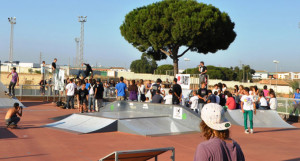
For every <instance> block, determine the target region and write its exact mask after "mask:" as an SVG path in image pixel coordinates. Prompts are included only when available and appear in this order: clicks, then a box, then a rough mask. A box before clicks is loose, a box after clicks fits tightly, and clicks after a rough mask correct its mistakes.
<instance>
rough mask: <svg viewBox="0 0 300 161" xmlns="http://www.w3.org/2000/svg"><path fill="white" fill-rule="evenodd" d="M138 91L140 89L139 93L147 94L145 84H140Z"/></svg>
mask: <svg viewBox="0 0 300 161" xmlns="http://www.w3.org/2000/svg"><path fill="white" fill-rule="evenodd" d="M138 89H139V90H138V91H139V94H145V85H143V84H142V85H141V86H138Z"/></svg>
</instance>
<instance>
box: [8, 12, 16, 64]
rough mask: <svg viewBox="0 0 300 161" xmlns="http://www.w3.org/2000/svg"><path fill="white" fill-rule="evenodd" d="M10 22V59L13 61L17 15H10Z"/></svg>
mask: <svg viewBox="0 0 300 161" xmlns="http://www.w3.org/2000/svg"><path fill="white" fill-rule="evenodd" d="M8 22H9V23H10V25H11V26H10V47H9V61H10V63H12V61H13V49H14V48H13V45H14V24H16V17H8Z"/></svg>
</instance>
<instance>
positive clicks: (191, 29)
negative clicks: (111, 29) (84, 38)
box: [120, 0, 236, 74]
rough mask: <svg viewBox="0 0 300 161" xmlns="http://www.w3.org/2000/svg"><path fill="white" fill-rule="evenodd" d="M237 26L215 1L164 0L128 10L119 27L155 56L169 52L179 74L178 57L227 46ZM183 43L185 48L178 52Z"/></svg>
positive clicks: (161, 55)
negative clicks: (191, 52) (216, 5)
mask: <svg viewBox="0 0 300 161" xmlns="http://www.w3.org/2000/svg"><path fill="white" fill-rule="evenodd" d="M234 26H235V24H234V23H233V22H232V21H231V19H230V17H229V16H228V14H227V13H225V12H221V11H220V10H219V9H218V8H216V7H214V6H212V5H206V4H204V3H198V2H197V1H196V0H164V1H160V2H157V3H153V4H150V5H147V6H143V7H140V8H136V9H134V10H133V11H131V12H129V13H128V14H127V15H126V16H125V20H124V22H123V24H122V25H121V26H120V30H121V34H122V36H123V37H124V38H125V39H126V40H127V41H128V42H129V43H130V44H132V45H133V46H134V47H136V48H137V49H138V50H139V51H141V52H145V53H147V54H148V55H151V56H152V57H153V58H154V59H155V60H161V59H166V58H167V56H166V54H167V55H169V57H170V58H171V59H173V63H174V74H176V73H177V72H178V59H179V58H180V57H181V56H183V55H184V54H185V53H186V52H187V51H189V50H190V51H194V52H197V53H203V54H207V53H209V52H210V53H215V52H217V51H218V50H226V49H227V48H228V47H229V45H230V44H231V43H232V42H233V41H234V39H235V37H236V33H235V32H234V31H233V29H234ZM180 47H185V48H186V50H185V51H184V52H183V53H178V51H179V48H180ZM161 50H163V51H164V53H163V52H162V51H161Z"/></svg>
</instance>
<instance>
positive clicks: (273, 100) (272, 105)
mask: <svg viewBox="0 0 300 161" xmlns="http://www.w3.org/2000/svg"><path fill="white" fill-rule="evenodd" d="M269 95H270V97H271V99H270V102H269V104H270V109H271V110H277V99H276V95H275V92H270V93H269Z"/></svg>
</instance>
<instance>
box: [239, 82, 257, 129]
mask: <svg viewBox="0 0 300 161" xmlns="http://www.w3.org/2000/svg"><path fill="white" fill-rule="evenodd" d="M249 91H250V89H249V88H248V87H246V88H244V95H243V96H242V98H241V109H242V112H243V114H244V127H245V133H246V134H249V129H248V127H247V124H248V116H249V121H250V133H251V134H253V111H254V114H256V107H255V101H254V99H253V96H251V95H249Z"/></svg>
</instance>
